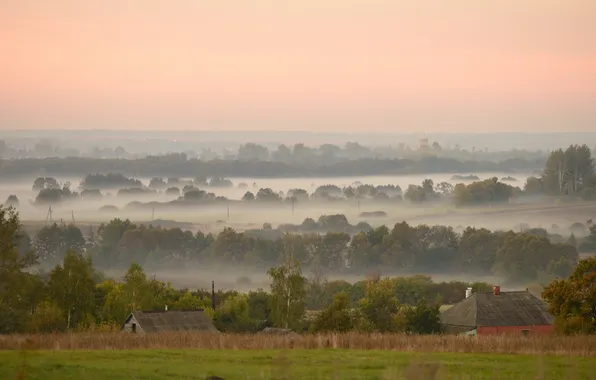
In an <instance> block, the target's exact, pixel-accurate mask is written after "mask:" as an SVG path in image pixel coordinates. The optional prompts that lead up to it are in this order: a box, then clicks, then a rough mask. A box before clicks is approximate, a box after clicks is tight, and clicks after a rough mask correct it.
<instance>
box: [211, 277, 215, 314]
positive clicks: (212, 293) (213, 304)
mask: <svg viewBox="0 0 596 380" xmlns="http://www.w3.org/2000/svg"><path fill="white" fill-rule="evenodd" d="M211 308H212V309H213V310H215V281H211Z"/></svg>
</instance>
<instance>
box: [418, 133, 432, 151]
mask: <svg viewBox="0 0 596 380" xmlns="http://www.w3.org/2000/svg"><path fill="white" fill-rule="evenodd" d="M418 148H419V149H420V150H428V149H429V148H430V145H429V144H428V137H426V135H425V136H422V137H421V138H420V139H419V140H418Z"/></svg>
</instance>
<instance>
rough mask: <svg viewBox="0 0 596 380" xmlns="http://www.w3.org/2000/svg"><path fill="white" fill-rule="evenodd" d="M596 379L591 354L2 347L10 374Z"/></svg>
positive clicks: (4, 371) (2, 364)
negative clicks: (22, 349)
mask: <svg viewBox="0 0 596 380" xmlns="http://www.w3.org/2000/svg"><path fill="white" fill-rule="evenodd" d="M213 375H216V376H219V377H222V378H224V379H342V380H343V379H418V380H423V379H596V360H594V359H593V358H586V357H569V356H557V357H554V356H553V357H550V356H532V355H505V354H453V353H426V354H417V353H413V352H400V351H387V350H385V351H381V350H348V349H327V350H323V349H319V350H304V349H302V350H130V351H127V350H109V351H108V350H96V351H69V350H63V351H35V352H28V353H23V352H19V351H4V352H0V378H2V379H39V380H42V379H43V380H54V379H55V380H58V379H61V380H62V379H110V380H120V379H205V378H206V377H207V376H213Z"/></svg>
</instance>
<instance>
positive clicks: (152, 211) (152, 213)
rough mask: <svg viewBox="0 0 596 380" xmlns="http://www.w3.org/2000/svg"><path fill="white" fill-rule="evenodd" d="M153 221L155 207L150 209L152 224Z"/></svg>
mask: <svg viewBox="0 0 596 380" xmlns="http://www.w3.org/2000/svg"><path fill="white" fill-rule="evenodd" d="M154 220H155V207H153V208H152V209H151V221H152V222H153V221H154Z"/></svg>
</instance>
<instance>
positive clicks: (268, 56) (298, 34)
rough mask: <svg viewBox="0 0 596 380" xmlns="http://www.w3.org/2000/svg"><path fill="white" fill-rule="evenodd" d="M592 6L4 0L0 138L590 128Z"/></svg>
mask: <svg viewBox="0 0 596 380" xmlns="http://www.w3.org/2000/svg"><path fill="white" fill-rule="evenodd" d="M594 20H596V1H594V0H482V1H478V0H449V1H445V0H415V1H413V0H410V1H405V0H385V1H382V0H285V1H284V0H269V1H265V0H85V1H80V0H0V57H2V58H0V128H1V129H21V128H29V129H50V128H60V129H68V128H76V129H89V128H105V129H132V130H134V129H192V130H205V129H228V130H251V129H258V130H308V131H329V132H337V131H362V130H366V131H370V132H371V133H372V132H375V131H378V132H392V131H395V132H420V133H423V132H433V131H436V132H459V131H462V132H491V131H525V132H532V131H549V132H552V131H571V130H573V131H596V22H594Z"/></svg>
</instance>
